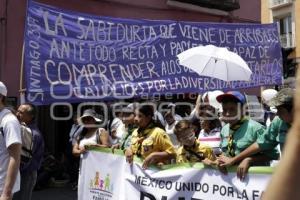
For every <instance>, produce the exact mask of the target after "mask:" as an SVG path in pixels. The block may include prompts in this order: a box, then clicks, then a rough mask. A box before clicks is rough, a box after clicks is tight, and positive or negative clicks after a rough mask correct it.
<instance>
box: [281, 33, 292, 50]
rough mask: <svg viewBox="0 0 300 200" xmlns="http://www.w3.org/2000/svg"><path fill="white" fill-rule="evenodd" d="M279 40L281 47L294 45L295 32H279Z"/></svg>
mask: <svg viewBox="0 0 300 200" xmlns="http://www.w3.org/2000/svg"><path fill="white" fill-rule="evenodd" d="M280 42H281V46H282V47H283V48H292V47H295V34H292V33H287V34H281V35H280Z"/></svg>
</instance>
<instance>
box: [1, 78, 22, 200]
mask: <svg viewBox="0 0 300 200" xmlns="http://www.w3.org/2000/svg"><path fill="white" fill-rule="evenodd" d="M6 96H7V89H6V86H5V85H4V84H3V83H2V82H1V81H0V120H1V122H0V163H1V165H0V200H11V199H12V196H13V194H14V193H15V192H17V191H18V190H19V189H20V173H19V165H20V155H21V146H22V140H21V128H20V124H19V121H18V119H17V118H16V117H15V116H14V115H13V114H12V113H11V112H10V111H9V110H8V109H6V108H5V98H6Z"/></svg>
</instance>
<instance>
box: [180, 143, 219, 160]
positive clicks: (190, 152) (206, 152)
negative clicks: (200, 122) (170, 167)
mask: <svg viewBox="0 0 300 200" xmlns="http://www.w3.org/2000/svg"><path fill="white" fill-rule="evenodd" d="M195 154H197V155H199V156H196V155H195ZM200 157H202V158H203V159H205V158H208V159H210V160H215V156H214V154H213V150H212V148H211V147H209V146H205V145H200V142H199V141H198V140H197V139H196V140H195V144H194V145H193V146H192V147H184V146H181V147H179V148H178V150H177V157H176V163H186V162H201V158H200Z"/></svg>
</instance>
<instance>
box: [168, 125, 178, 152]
mask: <svg viewBox="0 0 300 200" xmlns="http://www.w3.org/2000/svg"><path fill="white" fill-rule="evenodd" d="M177 122H178V121H174V123H173V124H171V125H169V124H168V123H166V126H165V129H166V133H167V134H168V135H169V137H170V139H171V142H172V144H173V145H174V146H175V147H178V146H179V142H178V140H177V137H176V135H175V134H174V128H175V125H176V124H177Z"/></svg>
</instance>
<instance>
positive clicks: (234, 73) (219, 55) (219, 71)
mask: <svg viewBox="0 0 300 200" xmlns="http://www.w3.org/2000/svg"><path fill="white" fill-rule="evenodd" d="M177 57H178V59H179V64H180V65H183V66H185V67H188V68H190V69H192V70H193V71H195V72H196V73H198V74H199V75H200V76H209V77H214V78H218V79H221V80H224V81H234V80H242V81H249V80H250V77H251V74H252V72H251V70H250V69H249V67H248V65H247V63H246V62H245V61H244V60H243V59H242V58H241V57H240V56H239V55H238V54H236V53H234V52H231V51H228V50H227V48H222V47H216V46H214V45H207V46H198V47H193V48H191V49H188V50H186V51H183V52H182V53H180V54H178V55H177Z"/></svg>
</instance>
